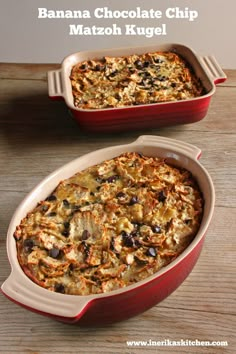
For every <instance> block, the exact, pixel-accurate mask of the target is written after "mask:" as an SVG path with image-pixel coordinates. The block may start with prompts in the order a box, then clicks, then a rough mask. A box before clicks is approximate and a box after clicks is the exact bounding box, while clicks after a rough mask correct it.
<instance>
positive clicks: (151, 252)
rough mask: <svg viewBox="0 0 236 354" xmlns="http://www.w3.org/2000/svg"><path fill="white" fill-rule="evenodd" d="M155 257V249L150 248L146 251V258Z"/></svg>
mask: <svg viewBox="0 0 236 354" xmlns="http://www.w3.org/2000/svg"><path fill="white" fill-rule="evenodd" d="M156 255H157V250H156V248H154V247H150V248H149V249H148V250H147V256H150V257H156Z"/></svg>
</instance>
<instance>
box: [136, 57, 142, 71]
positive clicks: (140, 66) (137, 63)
mask: <svg viewBox="0 0 236 354" xmlns="http://www.w3.org/2000/svg"><path fill="white" fill-rule="evenodd" d="M134 65H135V66H136V67H137V68H138V69H142V68H143V63H142V62H141V61H140V60H139V59H138V60H136V61H135V62H134Z"/></svg>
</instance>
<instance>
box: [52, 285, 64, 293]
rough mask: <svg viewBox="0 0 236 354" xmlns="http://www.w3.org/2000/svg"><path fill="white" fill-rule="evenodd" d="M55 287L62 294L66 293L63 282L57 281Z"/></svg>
mask: <svg viewBox="0 0 236 354" xmlns="http://www.w3.org/2000/svg"><path fill="white" fill-rule="evenodd" d="M54 289H55V291H56V292H57V293H61V294H65V287H64V285H63V284H61V283H56V284H55V285H54Z"/></svg>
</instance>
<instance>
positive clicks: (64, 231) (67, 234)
mask: <svg viewBox="0 0 236 354" xmlns="http://www.w3.org/2000/svg"><path fill="white" fill-rule="evenodd" d="M61 234H62V235H63V236H65V237H68V236H70V231H69V230H63V231H62V233H61Z"/></svg>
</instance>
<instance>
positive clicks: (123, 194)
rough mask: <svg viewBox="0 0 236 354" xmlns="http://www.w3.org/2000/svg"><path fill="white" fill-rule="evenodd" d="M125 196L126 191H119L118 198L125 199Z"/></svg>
mask: <svg viewBox="0 0 236 354" xmlns="http://www.w3.org/2000/svg"><path fill="white" fill-rule="evenodd" d="M125 196H126V194H125V193H124V192H119V193H117V195H116V198H118V199H123V198H125Z"/></svg>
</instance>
